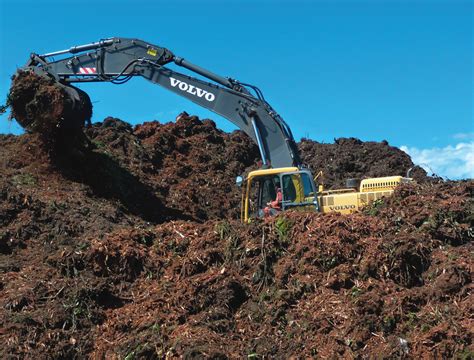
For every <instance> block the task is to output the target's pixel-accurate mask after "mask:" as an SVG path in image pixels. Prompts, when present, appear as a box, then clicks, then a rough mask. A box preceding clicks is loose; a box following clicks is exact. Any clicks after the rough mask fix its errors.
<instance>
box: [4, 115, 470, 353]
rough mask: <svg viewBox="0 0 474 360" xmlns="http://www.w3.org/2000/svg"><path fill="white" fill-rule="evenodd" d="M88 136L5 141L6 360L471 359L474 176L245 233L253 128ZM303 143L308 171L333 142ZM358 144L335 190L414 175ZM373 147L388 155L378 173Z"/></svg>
mask: <svg viewBox="0 0 474 360" xmlns="http://www.w3.org/2000/svg"><path fill="white" fill-rule="evenodd" d="M86 134H87V136H88V137H89V139H90V144H86V145H84V146H83V147H80V148H77V147H76V148H74V149H73V150H70V149H69V150H68V148H55V150H59V149H61V151H51V149H49V148H45V145H44V142H43V140H42V139H41V138H40V137H39V136H37V135H31V134H30V135H22V136H18V137H17V136H0V159H1V160H0V173H1V174H2V176H1V177H0V224H1V227H0V343H1V344H2V347H0V357H1V358H24V357H29V358H32V357H35V358H39V359H43V358H45V359H46V358H48V359H49V358H58V359H59V358H85V357H88V356H90V357H93V358H127V359H132V358H163V357H169V358H173V357H187V358H198V357H211V358H242V357H250V358H262V357H264V356H265V357H276V358H287V357H289V356H292V355H293V356H299V357H319V358H354V357H371V356H375V355H379V354H384V356H385V357H387V358H413V359H418V358H423V357H424V358H432V357H433V356H437V357H439V358H443V357H444V358H451V357H454V358H456V357H457V358H463V357H464V358H469V356H472V354H473V349H472V343H471V341H472V337H473V334H472V325H471V324H472V319H471V318H470V316H471V314H472V310H473V309H472V304H473V301H472V295H471V290H472V267H473V261H472V251H473V247H472V239H473V234H474V230H473V228H472V222H473V215H472V206H473V205H472V200H471V198H472V191H473V182H472V181H469V182H449V183H435V184H432V183H429V182H428V183H425V184H420V185H410V186H404V187H403V188H401V189H399V190H398V191H397V193H396V195H395V196H394V197H392V198H391V199H389V200H387V201H385V202H384V203H379V204H377V205H376V206H374V207H373V208H371V209H367V211H366V212H365V213H360V214H354V215H350V216H341V215H337V214H332V215H322V214H302V213H288V214H287V215H285V216H284V217H280V218H277V219H272V221H270V222H267V223H260V222H257V223H253V224H251V225H241V224H239V223H238V222H237V221H235V220H232V218H233V217H235V216H236V214H237V211H238V204H239V196H240V195H239V192H238V190H237V189H236V188H235V186H234V185H233V177H234V176H236V175H237V174H240V173H242V172H243V171H245V170H246V169H249V168H252V166H255V162H256V159H257V156H258V153H257V149H256V148H255V146H253V145H252V144H250V142H249V140H248V138H247V137H246V136H244V135H243V134H242V133H240V132H234V133H232V134H226V133H223V132H222V131H220V130H218V129H217V128H216V127H215V124H214V123H213V122H212V121H210V120H205V121H200V120H198V119H197V118H195V117H183V118H182V119H181V120H180V121H178V122H177V123H168V124H160V123H158V122H151V123H145V124H143V125H139V126H136V127H134V128H133V127H131V126H130V125H128V124H127V123H124V122H122V121H120V120H117V119H113V118H108V119H106V120H105V121H104V122H102V123H99V124H94V125H93V126H92V127H90V128H89V129H87V130H86ZM354 141H355V140H342V141H341V140H339V142H340V143H337V144H334V145H332V144H330V145H328V150H327V151H328V152H334V153H335V154H336V155H337V154H339V153H340V152H343V153H344V151H346V150H348V149H350V148H351V145H350V144H351V143H352V142H354ZM58 146H61V144H60V145H58ZM300 146H301V149H302V152H303V157H304V158H305V159H306V161H307V162H308V163H310V162H311V156H310V155H311V154H312V153H316V150H315V149H319V150H318V151H322V150H320V149H322V148H323V147H324V146H325V145H322V144H317V143H312V142H309V141H304V142H303V143H302V144H300ZM338 149H339V150H338ZM343 149H345V150H343ZM352 149H353V150H352V151H351V154H353V155H351V156H354V159H360V160H357V161H358V162H360V164H359V165H357V166H356V167H355V168H353V169H346V168H344V167H342V168H338V167H337V169H338V170H337V176H335V177H334V180H331V179H329V181H332V184H337V183H338V181H340V180H341V179H342V178H344V177H353V176H356V175H357V174H363V171H369V172H371V174H373V175H378V173H377V171H388V170H390V171H392V170H394V171H402V168H403V171H405V169H404V168H405V167H406V166H407V165H411V164H410V162H409V158H408V157H407V156H406V155H404V154H403V153H400V152H398V151H393V152H390V151H391V149H390V148H389V147H388V145H386V144H383V143H371V144H365V143H362V144H361V143H358V142H357V141H355V143H354V144H353V145H352ZM367 149H374V150H373V152H376V151H381V150H380V149H385V150H386V151H387V153H388V155H387V156H384V158H386V159H388V161H387V162H383V161H376V160H375V159H374V161H373V162H372V163H371V167H369V168H363V167H362V165H361V163H362V162H363V161H364V160H363V159H364V156H372V155H370V150H369V151H367ZM360 150H362V151H360ZM313 151H314V152H313ZM336 155H334V156H336ZM345 156H346V155H344V156H343V157H345ZM335 159H336V160H335V161H336V163H338V161H339V160H337V158H335ZM396 159H398V160H396ZM406 159H408V160H406ZM313 161H314V159H313ZM342 163H347V161H346V160H344V161H343V162H342ZM313 164H314V165H313V166H319V165H318V164H322V165H323V166H326V168H328V169H331V168H334V164H333V163H332V162H327V163H323V162H320V163H318V162H314V163H313ZM348 175H350V176H348ZM380 175H383V174H380ZM329 183H330V182H329ZM330 184H331V183H330ZM226 219H228V220H226Z"/></svg>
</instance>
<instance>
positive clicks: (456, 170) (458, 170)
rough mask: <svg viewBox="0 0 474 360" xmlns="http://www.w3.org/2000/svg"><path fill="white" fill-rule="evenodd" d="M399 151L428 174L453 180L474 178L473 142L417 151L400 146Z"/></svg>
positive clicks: (413, 148)
mask: <svg viewBox="0 0 474 360" xmlns="http://www.w3.org/2000/svg"><path fill="white" fill-rule="evenodd" d="M400 149H401V150H403V151H404V152H406V153H407V154H408V155H410V156H411V158H412V160H413V162H414V163H415V164H416V165H420V166H421V167H423V168H424V169H425V170H426V171H427V172H428V174H431V173H432V172H434V173H435V174H436V175H439V176H442V177H444V178H448V179H453V180H456V179H473V178H474V141H471V142H461V143H458V144H456V145H448V146H446V147H444V148H431V149H418V148H416V147H408V146H401V147H400Z"/></svg>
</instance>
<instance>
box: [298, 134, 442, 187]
mask: <svg viewBox="0 0 474 360" xmlns="http://www.w3.org/2000/svg"><path fill="white" fill-rule="evenodd" d="M298 148H299V151H300V154H301V159H302V162H303V163H304V164H306V166H308V167H309V168H310V169H311V170H313V172H314V174H315V175H316V174H317V173H318V172H319V171H322V172H323V176H322V177H321V181H322V182H324V185H325V186H326V187H328V188H333V189H334V188H343V187H345V186H346V180H347V179H358V180H362V179H365V178H370V177H382V176H392V175H400V176H407V175H409V177H412V178H414V179H415V180H416V181H418V182H424V181H427V180H428V177H427V174H426V172H425V171H424V170H423V169H422V168H421V167H419V166H415V165H414V164H413V162H412V160H411V158H410V156H409V155H408V154H406V153H405V152H403V151H402V150H400V149H398V148H396V147H393V146H390V145H389V144H388V142H387V141H382V142H375V141H365V142H364V141H361V140H359V139H355V138H339V139H335V140H334V143H333V144H324V143H319V142H316V141H312V140H310V139H302V140H301V142H300V143H299V144H298ZM431 180H435V179H431Z"/></svg>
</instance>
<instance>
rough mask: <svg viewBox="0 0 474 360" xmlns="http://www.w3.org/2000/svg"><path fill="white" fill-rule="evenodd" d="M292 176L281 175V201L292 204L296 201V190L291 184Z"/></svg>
mask: <svg viewBox="0 0 474 360" xmlns="http://www.w3.org/2000/svg"><path fill="white" fill-rule="evenodd" d="M293 176H294V175H283V201H290V202H293V201H295V200H296V189H295V185H294V184H293Z"/></svg>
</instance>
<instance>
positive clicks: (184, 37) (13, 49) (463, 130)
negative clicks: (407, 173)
mask: <svg viewBox="0 0 474 360" xmlns="http://www.w3.org/2000/svg"><path fill="white" fill-rule="evenodd" d="M473 10H474V9H473V4H472V2H471V1H461V0H451V1H447V0H445V1H443V0H436V1H435V0H432V1H429V0H418V1H408V0H398V1H375V0H372V1H358V0H353V1H350V0H347V1H264V0H261V1H245V0H244V1H223V0H221V1H179V0H178V1H151V0H150V1H140V0H138V1H125V0H115V1H98V0H97V1H81V2H66V1H41V2H38V1H35V2H33V1H25V0H14V1H13V0H0V96H1V97H2V100H3V99H4V98H5V95H6V94H7V92H8V88H9V85H10V76H11V75H12V74H13V73H14V72H15V70H16V68H17V67H20V66H22V65H23V64H24V63H25V62H26V61H27V59H28V56H29V53H30V52H32V51H34V52H37V53H45V52H50V51H54V50H60V49H64V48H68V47H71V46H74V45H79V44H83V43H88V42H92V41H97V40H99V39H102V38H107V37H112V36H122V37H135V38H140V39H143V40H146V41H149V42H151V43H155V44H157V45H160V46H163V47H167V48H169V49H170V50H172V51H173V52H174V53H175V54H176V55H178V56H182V57H184V58H186V59H188V60H190V61H192V62H194V63H196V64H198V65H200V66H202V67H205V68H207V69H210V70H212V71H214V72H216V73H218V74H221V75H224V76H231V77H234V78H237V79H239V80H241V81H243V82H249V83H253V84H255V85H257V86H259V87H260V88H261V89H262V90H263V92H264V94H265V96H266V98H267V100H269V102H270V103H271V104H272V106H273V107H274V108H275V109H276V110H277V111H278V112H279V113H280V114H281V115H282V116H283V118H284V119H285V120H286V121H287V122H288V123H289V125H290V127H291V128H292V130H293V133H294V135H295V137H296V138H297V140H299V138H301V137H304V136H306V137H310V138H311V139H314V140H317V141H324V142H332V140H333V139H334V138H337V137H349V136H353V137H357V138H360V139H363V140H376V141H380V140H383V139H386V140H388V141H389V143H390V144H392V145H395V146H398V147H402V149H403V150H405V151H407V152H408V153H410V154H411V155H412V156H413V159H414V160H415V162H419V163H424V164H425V167H427V168H428V167H429V168H431V169H432V170H433V171H435V172H437V173H439V174H440V175H442V176H446V177H450V178H461V177H474V155H473V153H474V119H473V103H474V101H473V100H474V98H473V22H472V17H473ZM82 89H84V90H85V91H86V92H88V93H89V95H90V96H91V99H92V101H93V103H94V117H93V120H94V121H101V120H102V119H103V118H104V117H106V116H108V115H111V116H116V117H119V118H122V119H123V120H126V121H128V122H130V123H132V124H138V123H141V122H143V121H149V120H159V121H161V122H167V121H171V120H173V119H174V118H175V116H176V115H177V114H178V113H179V112H181V111H182V110H186V111H187V112H189V113H193V114H197V115H199V116H200V117H211V118H213V119H215V120H216V122H217V124H218V126H219V127H221V128H222V129H224V130H232V129H233V127H232V125H231V124H230V123H229V122H227V121H226V120H225V119H223V118H220V117H218V116H217V115H214V114H213V113H210V112H208V111H206V110H204V109H202V108H199V107H197V106H196V105H194V104H192V103H190V102H188V101H187V100H185V99H183V98H180V97H178V96H177V95H174V94H172V93H168V92H167V91H166V90H164V89H162V88H159V87H158V86H156V85H153V84H150V83H147V81H146V80H143V79H140V78H136V79H133V80H132V81H130V82H128V83H127V84H126V85H121V86H119V85H112V84H105V83H98V84H89V85H84V86H82ZM19 131H20V129H19V127H18V126H17V125H16V124H14V123H8V122H7V121H6V116H3V117H2V118H0V132H2V133H7V132H13V133H18V132H19ZM441 160H442V161H441Z"/></svg>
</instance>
